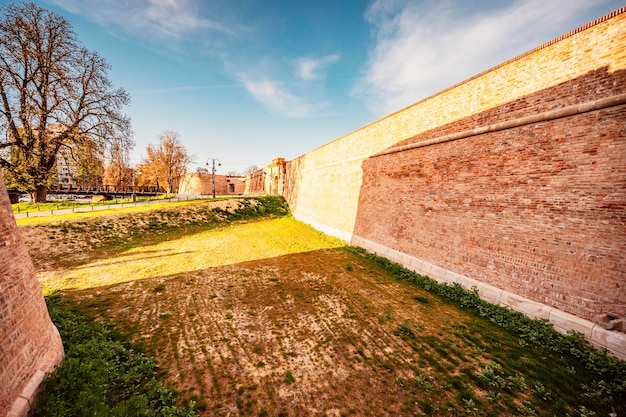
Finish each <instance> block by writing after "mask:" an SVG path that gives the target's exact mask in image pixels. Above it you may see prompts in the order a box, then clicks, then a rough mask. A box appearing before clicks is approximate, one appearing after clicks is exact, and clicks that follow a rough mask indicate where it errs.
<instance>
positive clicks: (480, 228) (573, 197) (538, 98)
mask: <svg viewBox="0 0 626 417" xmlns="http://www.w3.org/2000/svg"><path fill="white" fill-rule="evenodd" d="M624 86H626V71H620V72H618V73H614V74H609V73H607V72H606V71H598V72H593V73H591V74H589V75H588V76H585V77H581V78H579V79H576V80H572V81H570V82H567V83H563V84H561V85H559V86H556V87H554V88H551V89H547V90H544V91H542V92H538V93H535V94H533V95H532V96H528V97H524V98H521V99H518V100H516V101H515V102H512V103H509V104H507V105H504V106H500V107H498V108H494V109H491V110H489V111H486V112H483V113H479V114H477V115H474V116H472V117H468V118H466V119H463V120H460V121H458V122H456V123H452V124H450V125H446V126H442V127H440V128H438V129H434V130H432V131H429V132H426V133H424V134H421V135H418V136H417V137H415V138H413V139H411V140H409V141H406V142H404V143H402V144H400V145H405V144H407V143H420V142H423V141H425V140H428V139H432V138H436V137H441V136H444V135H446V134H450V133H451V132H459V131H463V130H467V129H470V128H476V127H480V126H486V125H491V124H496V123H499V122H502V121H503V120H510V119H511V117H514V116H517V117H523V116H528V115H532V114H536V113H538V112H541V111H544V110H546V109H551V108H553V107H554V105H553V103H554V102H558V105H559V106H565V105H566V104H571V102H578V101H581V100H582V101H589V100H593V99H595V98H596V96H597V94H598V91H602V92H604V91H607V93H608V94H609V95H613V94H618V93H620V92H621V93H624V92H626V91H624ZM575 87H577V88H581V93H580V94H579V95H577V96H569V97H568V96H566V95H565V94H563V92H567V91H572V89H573V88H575ZM582 87H584V88H582ZM383 206H384V207H385V209H384V210H381V209H380V207H383ZM354 235H356V236H359V237H361V238H365V239H368V240H371V241H374V242H377V243H379V244H382V245H383V246H386V247H389V248H392V249H395V250H398V251H401V252H403V253H406V254H409V255H411V256H414V257H417V258H420V259H424V260H427V261H429V262H432V263H434V264H436V265H438V266H440V267H442V268H444V269H447V270H451V271H454V272H456V273H459V274H462V275H465V276H468V277H471V278H473V279H476V280H479V281H481V282H484V283H487V284H490V285H493V286H495V287H498V288H503V289H506V290H507V291H510V292H513V293H515V294H518V295H521V296H523V297H527V298H529V299H532V300H535V301H539V302H541V303H544V304H546V305H549V306H552V307H556V308H558V309H560V310H563V311H566V312H569V313H572V314H574V315H576V316H578V317H582V318H585V319H590V320H592V319H593V318H594V316H595V315H597V314H600V313H603V312H608V313H612V314H614V315H619V316H622V317H626V288H625V286H626V257H625V256H624V254H626V105H621V106H617V107H609V108H606V109H603V110H599V111H593V112H589V113H584V114H579V115H576V116H570V117H566V118H559V119H555V120H551V121H547V122H541V123H531V124H529V125H524V126H520V127H517V128H513V129H507V130H502V131H498V132H493V133H486V134H482V135H477V136H470V137H467V138H464V139H461V140H457V141H452V142H446V143H440V144H435V145H431V146H424V147H417V148H414V149H408V150H405V151H403V152H395V153H389V154H383V155H379V156H375V157H372V158H370V159H368V160H367V161H365V162H364V164H363V184H362V187H361V195H360V199H359V211H358V215H357V221H356V225H355V230H354Z"/></svg>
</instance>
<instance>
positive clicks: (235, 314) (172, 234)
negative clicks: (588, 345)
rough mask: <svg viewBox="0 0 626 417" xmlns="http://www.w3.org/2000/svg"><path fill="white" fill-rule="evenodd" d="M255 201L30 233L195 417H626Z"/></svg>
mask: <svg viewBox="0 0 626 417" xmlns="http://www.w3.org/2000/svg"><path fill="white" fill-rule="evenodd" d="M245 201H246V202H245V203H241V202H237V201H231V202H229V203H220V204H221V205H220V206H215V205H214V206H210V205H206V206H203V205H202V204H200V205H197V204H194V205H190V206H189V207H188V208H185V207H178V208H175V209H172V210H171V211H169V212H168V211H167V210H166V211H164V212H162V213H150V214H146V213H144V214H137V213H135V214H133V215H120V216H109V217H106V218H96V219H91V220H80V221H79V222H71V221H65V222H64V223H61V224H54V223H52V224H48V225H39V226H36V227H34V226H33V227H23V228H22V232H23V235H24V237H25V241H26V243H27V244H28V245H29V247H30V248H31V254H32V256H33V258H34V261H35V264H36V267H37V269H38V273H39V276H40V281H41V282H42V286H43V289H44V293H47V294H49V293H52V292H57V293H60V294H61V295H62V297H64V298H67V299H71V300H72V301H73V302H75V303H77V304H78V306H80V309H81V310H82V311H84V312H86V313H88V314H90V315H93V316H94V317H97V318H98V320H104V321H110V322H112V323H113V324H114V326H115V329H116V330H117V331H119V332H120V333H122V334H124V335H126V337H128V338H129V339H130V341H131V342H132V344H133V345H134V346H136V347H137V348H139V349H140V350H142V351H145V352H146V353H148V354H150V355H153V356H154V357H155V358H156V360H157V363H158V366H159V369H160V373H159V376H160V377H161V378H162V379H163V380H165V381H166V382H167V383H168V384H170V385H171V386H173V387H175V389H176V390H177V391H179V392H180V396H179V399H180V402H181V404H186V403H189V402H191V401H193V402H194V403H195V406H196V409H197V412H198V414H199V415H203V416H246V415H249V416H324V415H325V416H342V415H354V416H414V415H436V416H450V415H458V416H465V415H467V416H479V415H485V416H486V415H490V416H501V415H511V416H513V415H515V416H517V415H527V416H534V415H536V416H552V415H572V416H575V415H580V416H582V415H594V414H593V413H597V414H595V415H608V413H609V412H616V413H620V414H618V415H623V413H625V412H626V411H625V410H624V405H623V402H620V398H612V397H611V396H610V395H608V392H609V391H608V388H607V386H608V385H607V384H615V383H619V381H617V382H616V381H611V380H609V379H607V377H606V375H607V374H606V372H605V373H604V374H603V373H602V372H598V370H597V369H595V370H594V369H590V367H589V364H588V363H585V362H584V361H581V360H578V359H576V358H572V357H570V356H568V355H565V354H563V352H562V351H555V349H552V348H550V346H549V344H547V345H546V344H545V343H544V344H543V346H542V343H537V342H533V340H532V339H533V336H532V335H531V336H528V335H526V336H524V337H520V335H519V334H518V333H516V332H514V331H510V330H506V329H503V328H502V327H500V326H497V325H495V324H494V323H493V320H489V317H487V315H486V314H477V313H476V311H473V310H471V309H464V308H461V307H459V306H458V303H454V302H451V301H450V300H449V299H447V298H444V297H441V296H440V295H437V294H435V293H433V291H427V290H426V289H424V288H423V287H424V285H422V286H419V285H416V284H415V283H414V282H411V280H409V279H398V278H399V277H407V276H409V275H410V274H409V273H408V272H407V271H400V272H399V270H398V268H397V267H396V266H392V265H391V266H390V265H389V264H388V263H386V262H384V260H381V259H379V258H376V257H372V256H370V255H368V254H366V253H364V252H363V251H361V250H358V248H351V247H348V246H346V245H345V244H344V243H343V242H341V241H338V240H336V239H334V238H331V237H328V236H325V235H323V234H321V233H319V232H317V231H315V230H313V229H312V228H310V227H308V226H306V225H304V224H302V223H300V222H298V221H296V220H295V219H293V218H292V217H290V216H288V213H287V210H286V208H285V206H284V203H280V202H277V201H276V200H268V201H267V202H265V201H264V200H262V199H260V200H245ZM207 204H208V203H207ZM429 285H430V284H427V285H426V287H427V288H430V287H429ZM434 285H435V284H433V286H434ZM467 297H468V300H469V299H471V294H470V295H468V296H467ZM468 303H469V302H468ZM496 314H499V313H497V312H496ZM531 327H532V326H531ZM533 329H534V328H531V330H529V332H532V331H535V330H533ZM537 340H539V339H537ZM617 376H619V374H617ZM613 377H614V378H615V377H616V375H613ZM622 383H623V381H622ZM616 392H621V393H623V392H624V391H623V390H622V391H619V390H618V391H616ZM600 413H604V414H600Z"/></svg>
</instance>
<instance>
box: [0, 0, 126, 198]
mask: <svg viewBox="0 0 626 417" xmlns="http://www.w3.org/2000/svg"><path fill="white" fill-rule="evenodd" d="M0 10H1V11H2V13H3V18H2V20H0V129H1V131H3V132H6V133H5V135H4V136H3V137H0V166H1V167H2V169H3V172H4V174H5V180H6V182H7V187H9V188H17V189H18V190H21V191H25V192H28V193H30V195H31V199H32V200H33V201H35V202H38V201H45V200H46V192H47V188H48V187H49V185H50V183H51V181H52V180H53V178H54V176H55V168H56V161H57V157H58V155H59V154H60V153H72V152H74V153H75V152H77V150H79V149H83V150H86V149H93V151H94V153H102V154H104V153H105V151H106V150H108V149H110V146H111V145H112V144H117V146H120V147H123V148H128V149H130V148H132V147H133V141H132V138H131V131H130V120H129V118H128V117H126V116H125V115H124V114H122V113H121V109H122V107H123V106H124V105H126V104H128V102H129V96H128V94H127V93H126V92H125V91H124V90H123V89H115V88H114V87H113V85H112V84H111V82H110V81H109V79H108V77H107V71H108V70H109V66H108V64H107V63H106V61H105V59H104V58H102V57H101V56H100V55H98V54H97V53H95V52H91V51H89V50H87V49H86V48H85V47H83V46H82V45H81V44H80V43H79V42H78V41H77V40H76V34H75V33H74V31H73V29H72V27H71V25H70V24H69V23H68V22H67V20H66V19H65V18H64V17H62V16H60V15H58V14H56V13H54V12H51V11H48V10H46V9H43V8H41V7H39V6H37V5H35V4H33V3H25V4H23V5H16V4H10V5H8V6H5V7H2V8H1V9H0ZM93 156H94V155H89V158H91V157H93ZM89 158H86V159H85V160H88V159H89Z"/></svg>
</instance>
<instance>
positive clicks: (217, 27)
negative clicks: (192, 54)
mask: <svg viewBox="0 0 626 417" xmlns="http://www.w3.org/2000/svg"><path fill="white" fill-rule="evenodd" d="M47 2H48V3H50V4H54V5H56V6H58V7H61V8H63V9H65V10H67V11H69V12H72V13H75V14H80V15H83V16H86V17H88V18H89V19H91V20H92V21H94V22H96V23H98V24H100V25H102V26H103V27H106V28H108V29H109V30H110V31H111V32H112V33H113V34H116V32H118V31H119V30H120V29H121V30H122V31H123V32H125V33H128V34H131V35H133V36H138V37H140V38H143V39H146V40H149V41H152V42H174V41H179V40H181V39H185V38H187V37H190V36H191V35H193V34H195V33H197V32H198V31H201V30H211V31H218V32H222V33H228V32H229V30H228V29H227V27H226V26H224V25H223V24H221V23H219V22H216V21H213V20H210V19H207V18H206V17H203V16H202V10H201V9H202V5H203V2H201V1H199V0H129V1H126V2H123V5H122V4H121V2H120V1H119V0H99V1H94V2H86V1H84V0H47ZM118 34H119V33H118Z"/></svg>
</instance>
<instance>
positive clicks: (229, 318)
mask: <svg viewBox="0 0 626 417" xmlns="http://www.w3.org/2000/svg"><path fill="white" fill-rule="evenodd" d="M224 317H226V320H231V319H232V318H233V315H232V314H231V313H226V315H225V316H224Z"/></svg>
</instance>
